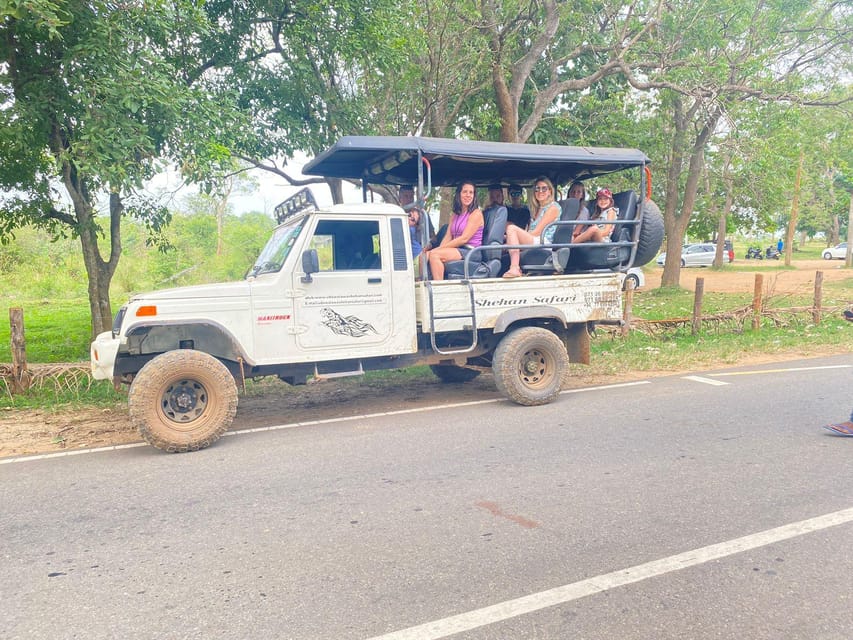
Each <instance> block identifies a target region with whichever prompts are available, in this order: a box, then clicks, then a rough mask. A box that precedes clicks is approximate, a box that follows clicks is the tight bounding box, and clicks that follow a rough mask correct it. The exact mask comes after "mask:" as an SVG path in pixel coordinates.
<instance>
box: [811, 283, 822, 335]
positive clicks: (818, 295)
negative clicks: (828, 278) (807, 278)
mask: <svg viewBox="0 0 853 640" xmlns="http://www.w3.org/2000/svg"><path fill="white" fill-rule="evenodd" d="M822 305H823V271H815V274H814V305H813V307H812V321H813V322H814V323H815V324H820V308H821V306H822Z"/></svg>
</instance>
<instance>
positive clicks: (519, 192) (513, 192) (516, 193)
mask: <svg viewBox="0 0 853 640" xmlns="http://www.w3.org/2000/svg"><path fill="white" fill-rule="evenodd" d="M509 195H511V196H512V197H513V198H514V197H516V196H520V195H521V191H510V192H509Z"/></svg>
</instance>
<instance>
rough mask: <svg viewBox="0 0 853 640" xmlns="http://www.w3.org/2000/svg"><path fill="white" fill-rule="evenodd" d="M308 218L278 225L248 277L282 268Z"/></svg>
mask: <svg viewBox="0 0 853 640" xmlns="http://www.w3.org/2000/svg"><path fill="white" fill-rule="evenodd" d="M307 219H308V216H302V217H301V218H295V219H293V220H290V221H288V222H287V223H286V224H283V225H281V226H280V227H277V228H276V229H275V231H273V234H272V237H271V238H270V239H269V241H268V242H267V246H265V247H264V250H263V251H261V255H259V256H258V259H257V260H255V264H254V266H253V267H252V268H251V269H249V273H248V274H246V277H247V278H251V277H253V276H258V275H261V274H262V273H273V272H276V271H278V270H280V269H281V267H282V265H283V264H284V261H285V260H286V259H287V256H288V255H289V254H290V249H291V248H292V247H293V243H294V242H296V238H297V236H299V232H300V231H302V227H303V226H305V221H306V220H307Z"/></svg>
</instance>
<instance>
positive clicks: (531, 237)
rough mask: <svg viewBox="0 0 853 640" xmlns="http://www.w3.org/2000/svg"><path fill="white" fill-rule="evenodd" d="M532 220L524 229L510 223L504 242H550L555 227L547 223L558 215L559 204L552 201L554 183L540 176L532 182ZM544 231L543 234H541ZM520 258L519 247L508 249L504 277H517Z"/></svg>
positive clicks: (519, 270)
mask: <svg viewBox="0 0 853 640" xmlns="http://www.w3.org/2000/svg"><path fill="white" fill-rule="evenodd" d="M533 200H534V204H533V215H532V217H533V220H532V221H531V223H530V228H529V229H528V230H527V231H525V230H524V229H521V228H519V227H517V226H515V225H510V226H508V227H507V228H506V243H507V244H536V243H538V242H539V240H540V239H541V240H543V241H545V242H546V243H548V242H551V239H552V238H553V237H554V231H556V230H557V228H556V227H553V226H552V227H550V228H548V229H547V230H546V229H545V227H547V226H548V225H549V224H551V223H552V222H554V221H555V220H556V219H557V218H559V217H560V213H561V211H560V205H558V204H557V203H556V202H554V185H553V184H552V183H551V181H550V180H549V179H548V178H546V177H544V176H541V177H539V178H536V181H535V182H534V183H533ZM543 231H544V234H545V235H544V236H543V235H542V234H543ZM520 260H521V250H520V249H509V270H508V271H507V272H506V273H505V274H504V276H503V277H504V278H518V277H519V276H520V275H522V273H521V268H520V267H519V262H520Z"/></svg>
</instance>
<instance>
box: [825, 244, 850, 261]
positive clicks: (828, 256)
mask: <svg viewBox="0 0 853 640" xmlns="http://www.w3.org/2000/svg"><path fill="white" fill-rule="evenodd" d="M822 255H823V259H824V260H832V259H833V258H837V259H840V260H844V258H846V257H847V243H846V242H842V243H841V244H837V245H835V246H834V247H830V248H829V249H824V250H823V254H822Z"/></svg>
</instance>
